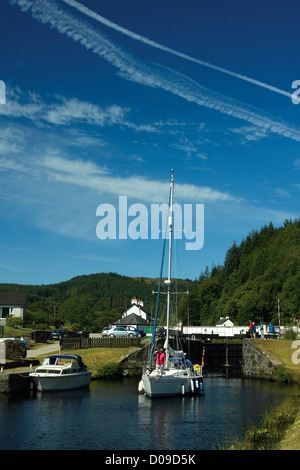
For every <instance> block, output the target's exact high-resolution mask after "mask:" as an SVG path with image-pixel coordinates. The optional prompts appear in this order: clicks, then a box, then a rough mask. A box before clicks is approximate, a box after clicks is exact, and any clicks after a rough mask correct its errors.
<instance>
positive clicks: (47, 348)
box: [26, 343, 59, 359]
mask: <svg viewBox="0 0 300 470" xmlns="http://www.w3.org/2000/svg"><path fill="white" fill-rule="evenodd" d="M58 352H59V343H54V344H45V345H44V346H40V347H38V348H36V349H28V350H27V356H26V358H27V359H32V358H34V357H38V356H42V355H44V354H55V353H58Z"/></svg>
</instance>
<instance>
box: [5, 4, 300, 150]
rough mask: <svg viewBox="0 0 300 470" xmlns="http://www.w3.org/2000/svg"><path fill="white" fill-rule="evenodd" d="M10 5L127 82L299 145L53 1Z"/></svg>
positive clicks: (258, 116)
mask: <svg viewBox="0 0 300 470" xmlns="http://www.w3.org/2000/svg"><path fill="white" fill-rule="evenodd" d="M11 3H12V4H16V5H18V6H19V7H20V8H21V9H22V11H29V10H30V12H31V14H32V16H33V17H34V18H35V19H37V20H38V21H40V22H42V23H44V24H48V25H50V27H51V28H54V29H56V30H57V31H59V32H60V33H61V34H65V35H66V36H68V37H69V38H71V39H72V40H73V41H75V42H78V43H79V44H81V45H82V46H83V47H85V48H86V49H87V50H89V51H92V52H93V53H95V54H96V55H98V57H101V58H102V59H104V60H106V61H107V62H109V63H110V64H111V65H112V66H113V67H115V68H116V69H117V71H118V73H119V75H121V76H122V77H123V78H125V79H127V80H131V81H134V82H136V83H140V84H143V85H145V86H150V87H157V88H160V89H162V90H165V91H167V92H169V93H173V94H174V95H177V96H180V97H181V98H183V99H184V100H186V101H190V102H194V103H196V104H198V105H199V106H203V107H205V108H209V109H213V110H215V111H218V112H220V113H222V114H225V115H229V116H232V117H235V118H237V119H240V120H243V121H246V122H248V123H251V124H253V125H255V126H258V127H260V128H261V129H263V131H264V133H267V132H268V133H274V134H278V135H281V136H284V137H286V138H289V139H293V140H296V141H298V142H300V130H298V129H296V128H294V127H292V126H290V125H288V124H285V123H283V122H280V121H279V120H277V119H276V118H271V117H269V116H268V115H266V114H265V113H263V111H260V110H255V109H254V108H251V107H250V106H246V105H244V104H243V103H239V102H238V101H236V100H233V99H230V98H228V97H225V96H223V95H221V94H219V93H216V92H213V91H212V90H209V89H207V88H205V87H203V86H201V85H199V83H197V82H195V81H193V80H191V79H189V78H188V77H186V76H185V75H182V74H180V73H178V72H176V71H174V70H171V69H167V68H165V67H163V66H160V65H158V64H151V66H150V65H148V64H145V63H143V62H142V61H140V60H137V59H136V58H135V57H133V56H132V55H130V54H129V53H128V52H126V51H125V50H123V49H122V48H121V47H119V46H117V45H116V44H114V43H113V42H112V41H110V40H109V39H108V38H107V37H106V36H104V35H103V34H102V33H100V31H98V30H95V29H94V28H93V27H92V26H91V25H89V24H88V23H87V22H86V21H84V20H82V19H80V18H79V17H75V16H74V15H73V14H71V13H70V12H68V11H66V10H63V9H62V8H60V7H59V6H58V4H57V3H56V2H55V1H54V0H35V1H33V0H11ZM50 118H51V115H50Z"/></svg>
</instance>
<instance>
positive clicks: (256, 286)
mask: <svg viewBox="0 0 300 470" xmlns="http://www.w3.org/2000/svg"><path fill="white" fill-rule="evenodd" d="M199 272H200V267H199ZM177 284H178V285H177V288H178V290H180V291H184V290H187V289H188V290H189V292H190V294H189V295H188V296H186V295H185V296H182V297H181V300H180V302H179V308H178V316H177V317H178V319H179V320H181V321H182V322H183V323H184V324H190V325H215V324H216V322H217V320H218V319H219V317H221V316H229V317H230V319H231V320H232V321H233V322H234V323H235V324H236V325H247V324H248V322H249V320H250V319H251V320H254V321H256V322H258V321H261V320H263V321H264V323H268V322H270V321H272V322H273V323H274V324H277V323H278V319H277V296H278V294H280V305H281V322H282V324H285V325H287V324H293V322H294V318H298V319H300V221H299V220H295V221H294V222H292V221H285V223H284V226H283V227H280V228H274V227H273V225H272V224H270V225H268V226H264V227H263V228H262V229H261V230H260V231H252V232H251V233H250V234H249V235H248V236H247V237H246V238H245V239H244V240H243V241H242V242H241V243H240V245H237V244H236V243H233V245H232V246H231V247H230V248H229V250H228V251H227V254H226V257H225V261H224V264H223V265H221V266H213V267H212V268H206V270H205V271H204V272H202V273H201V274H200V276H199V279H197V280H194V281H190V280H178V281H177ZM157 288H158V279H149V278H136V279H135V278H131V277H127V276H121V275H119V274H115V273H99V274H91V275H86V276H77V277H75V278H73V279H70V280H69V281H66V282H61V283H58V284H51V285H41V286H28V285H27V286H24V285H16V284H0V290H19V291H25V292H27V296H28V308H27V311H26V312H27V313H26V323H27V325H31V324H32V322H33V321H34V322H35V325H36V327H38V325H40V326H44V327H49V326H51V325H53V324H54V323H55V322H57V323H59V322H63V321H64V322H66V323H74V322H75V323H76V324H77V326H78V327H79V328H80V329H82V328H84V327H85V328H86V329H89V330H90V331H100V330H101V329H102V327H103V326H107V325H108V324H109V323H111V322H113V321H115V320H117V319H119V318H120V314H121V312H122V311H123V310H124V309H125V308H126V307H128V306H129V305H130V301H131V298H132V297H135V296H138V297H140V298H141V299H143V301H144V306H145V308H147V309H148V310H149V311H150V312H151V311H152V312H153V313H154V311H155V304H156V297H155V296H153V294H152V291H153V290H157Z"/></svg>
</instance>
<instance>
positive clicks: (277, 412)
mask: <svg viewBox="0 0 300 470" xmlns="http://www.w3.org/2000/svg"><path fill="white" fill-rule="evenodd" d="M299 449H300V394H298V395H291V396H290V397H288V398H286V399H285V400H284V401H283V402H282V403H281V405H279V406H276V407H273V408H272V407H271V408H267V409H266V410H265V413H264V416H263V419H262V420H261V421H260V423H258V424H254V423H250V424H249V425H248V427H247V429H246V433H245V437H244V439H242V440H236V441H235V442H234V443H233V444H232V445H231V446H229V447H227V450H299Z"/></svg>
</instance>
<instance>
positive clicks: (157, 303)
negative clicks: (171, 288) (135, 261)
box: [149, 188, 172, 368]
mask: <svg viewBox="0 0 300 470" xmlns="http://www.w3.org/2000/svg"><path fill="white" fill-rule="evenodd" d="M171 190H172V188H170V194H169V207H170V201H171ZM166 242H167V237H165V238H164V243H163V252H162V260H161V266H160V276H159V284H158V293H157V300H156V309H155V317H154V325H153V333H152V344H151V351H150V360H149V367H150V368H151V365H152V358H153V349H154V344H155V331H156V325H157V314H158V306H159V297H160V289H161V280H162V275H163V268H164V260H165V249H166Z"/></svg>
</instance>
